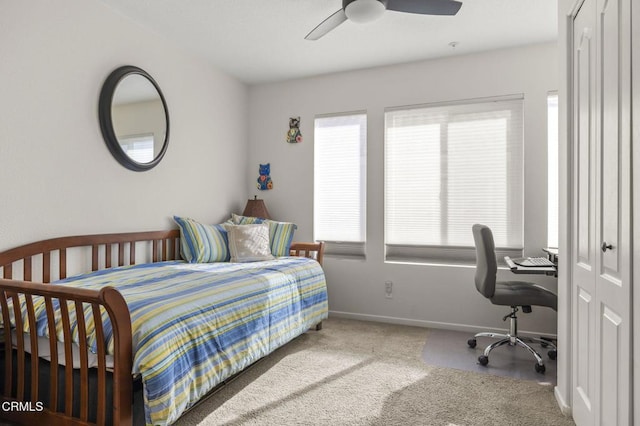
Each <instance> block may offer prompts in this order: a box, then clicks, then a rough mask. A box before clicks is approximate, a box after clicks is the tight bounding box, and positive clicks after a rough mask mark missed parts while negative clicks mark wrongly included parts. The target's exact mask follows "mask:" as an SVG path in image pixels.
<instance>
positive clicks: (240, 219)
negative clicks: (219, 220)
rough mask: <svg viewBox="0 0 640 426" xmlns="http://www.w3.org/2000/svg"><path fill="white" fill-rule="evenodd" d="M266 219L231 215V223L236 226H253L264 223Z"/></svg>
mask: <svg viewBox="0 0 640 426" xmlns="http://www.w3.org/2000/svg"><path fill="white" fill-rule="evenodd" d="M264 221H265V219H262V218H260V217H251V216H240V215H239V214H235V213H231V222H233V224H234V225H253V224H254V223H262V222H264Z"/></svg>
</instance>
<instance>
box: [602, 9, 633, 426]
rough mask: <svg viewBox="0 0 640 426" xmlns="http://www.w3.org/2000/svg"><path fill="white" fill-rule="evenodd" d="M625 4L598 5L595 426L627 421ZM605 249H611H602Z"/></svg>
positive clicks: (628, 298)
mask: <svg viewBox="0 0 640 426" xmlns="http://www.w3.org/2000/svg"><path fill="white" fill-rule="evenodd" d="M629 5H630V3H629V0H598V1H597V8H598V9H597V10H598V27H599V31H598V35H599V40H598V43H599V46H598V49H597V52H598V70H599V71H600V75H599V76H598V77H597V81H598V82H599V85H600V87H599V90H598V101H597V104H598V106H599V119H598V122H599V123H600V132H599V137H598V149H597V152H596V156H597V157H598V158H599V160H600V163H599V166H598V169H597V170H598V184H599V190H598V195H597V197H596V204H597V205H598V207H599V208H598V210H597V216H596V218H597V225H596V226H597V229H598V240H597V242H598V245H600V244H602V245H603V248H602V250H597V253H598V257H597V265H598V273H597V275H596V292H595V301H596V303H597V305H598V306H599V307H600V309H599V316H600V318H599V320H598V325H597V328H596V360H597V363H598V372H597V374H596V389H597V392H598V393H599V395H600V397H599V404H598V408H597V409H596V414H597V416H596V418H597V419H599V421H598V424H601V425H626V424H630V422H631V415H630V413H629V407H630V397H631V366H630V354H631V352H630V350H631V305H630V301H631V287H630V286H631V281H630V266H631V265H630V249H629V241H628V240H629V235H630V231H631V228H630V222H629V220H628V216H629V204H628V201H629V200H630V195H629V194H630V193H629V192H628V191H629V189H628V188H629V186H628V185H627V184H626V183H625V182H629V181H630V179H631V175H630V169H629V166H628V164H630V163H629V157H630V153H629V148H630V137H629V131H628V129H625V124H626V125H628V124H629V119H628V118H627V116H628V115H629V114H630V108H629V106H628V102H629V100H628V95H627V94H628V92H629V91H630V90H631V84H630V80H629V77H628V74H625V73H623V70H625V69H627V68H630V66H629V64H627V63H626V62H625V61H626V60H627V58H629V57H630V51H628V50H627V48H628V45H627V44H626V43H625V42H624V39H625V37H630V34H629V33H628V31H629V29H630V25H629V16H630V13H629V9H628V8H627V7H628V6H629ZM606 246H609V247H611V248H607V247H606Z"/></svg>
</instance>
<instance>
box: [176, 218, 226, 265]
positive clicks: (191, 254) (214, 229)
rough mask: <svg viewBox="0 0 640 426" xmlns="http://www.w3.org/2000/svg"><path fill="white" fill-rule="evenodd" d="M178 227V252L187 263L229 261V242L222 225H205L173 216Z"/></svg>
mask: <svg viewBox="0 0 640 426" xmlns="http://www.w3.org/2000/svg"><path fill="white" fill-rule="evenodd" d="M173 220H175V222H176V223H177V224H178V227H180V252H181V255H182V258H183V259H184V260H186V261H187V262H189V263H213V262H228V261H229V257H230V256H229V240H228V237H227V231H226V229H224V227H223V226H222V225H206V224H204V223H199V222H196V221H195V220H192V219H189V218H182V217H178V216H174V217H173Z"/></svg>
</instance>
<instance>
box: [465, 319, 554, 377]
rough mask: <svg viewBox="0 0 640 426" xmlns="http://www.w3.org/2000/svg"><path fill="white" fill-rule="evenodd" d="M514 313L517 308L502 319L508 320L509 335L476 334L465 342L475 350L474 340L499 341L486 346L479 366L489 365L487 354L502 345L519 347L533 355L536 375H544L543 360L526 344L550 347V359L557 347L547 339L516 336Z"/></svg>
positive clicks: (516, 321)
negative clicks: (484, 338)
mask: <svg viewBox="0 0 640 426" xmlns="http://www.w3.org/2000/svg"><path fill="white" fill-rule="evenodd" d="M516 312H518V307H517V306H512V307H511V314H509V315H506V316H505V317H504V320H506V319H507V318H509V319H510V321H509V333H507V334H501V333H491V332H482V333H477V334H476V335H475V336H473V338H471V339H469V340H468V341H467V344H468V345H469V346H470V347H472V348H475V347H476V344H477V342H476V339H477V338H478V337H491V338H494V339H500V340H498V341H497V342H493V343H492V344H490V345H489V346H487V347H486V348H485V350H484V353H483V354H482V355H480V356H479V357H478V362H479V363H480V364H481V365H487V364H488V363H489V354H490V353H491V351H492V350H494V349H495V348H497V347H500V346H504V345H509V346H516V345H517V346H521V347H523V348H525V349H526V350H528V351H529V352H530V353H531V355H533V357H534V358H535V359H536V364H535V370H536V371H537V372H538V373H544V371H545V366H544V360H543V359H542V357H541V356H540V354H539V353H538V352H537V351H536V350H535V349H533V348H532V347H531V346H529V344H528V343H540V344H541V345H542V346H543V347H547V346H548V347H551V350H549V352H548V355H549V358H551V359H555V357H556V351H557V347H556V345H555V344H554V343H553V342H552V341H551V340H549V339H537V338H534V337H520V336H518V317H517V316H516Z"/></svg>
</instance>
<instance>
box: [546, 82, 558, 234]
mask: <svg viewBox="0 0 640 426" xmlns="http://www.w3.org/2000/svg"><path fill="white" fill-rule="evenodd" d="M547 132H548V134H547V141H548V142H547V143H548V154H547V155H548V157H547V158H548V172H547V173H548V179H547V186H548V190H547V195H548V200H547V212H548V216H547V246H548V247H558V197H559V195H558V187H559V185H560V182H559V179H558V95H557V94H555V93H553V94H549V96H548V97H547Z"/></svg>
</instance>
